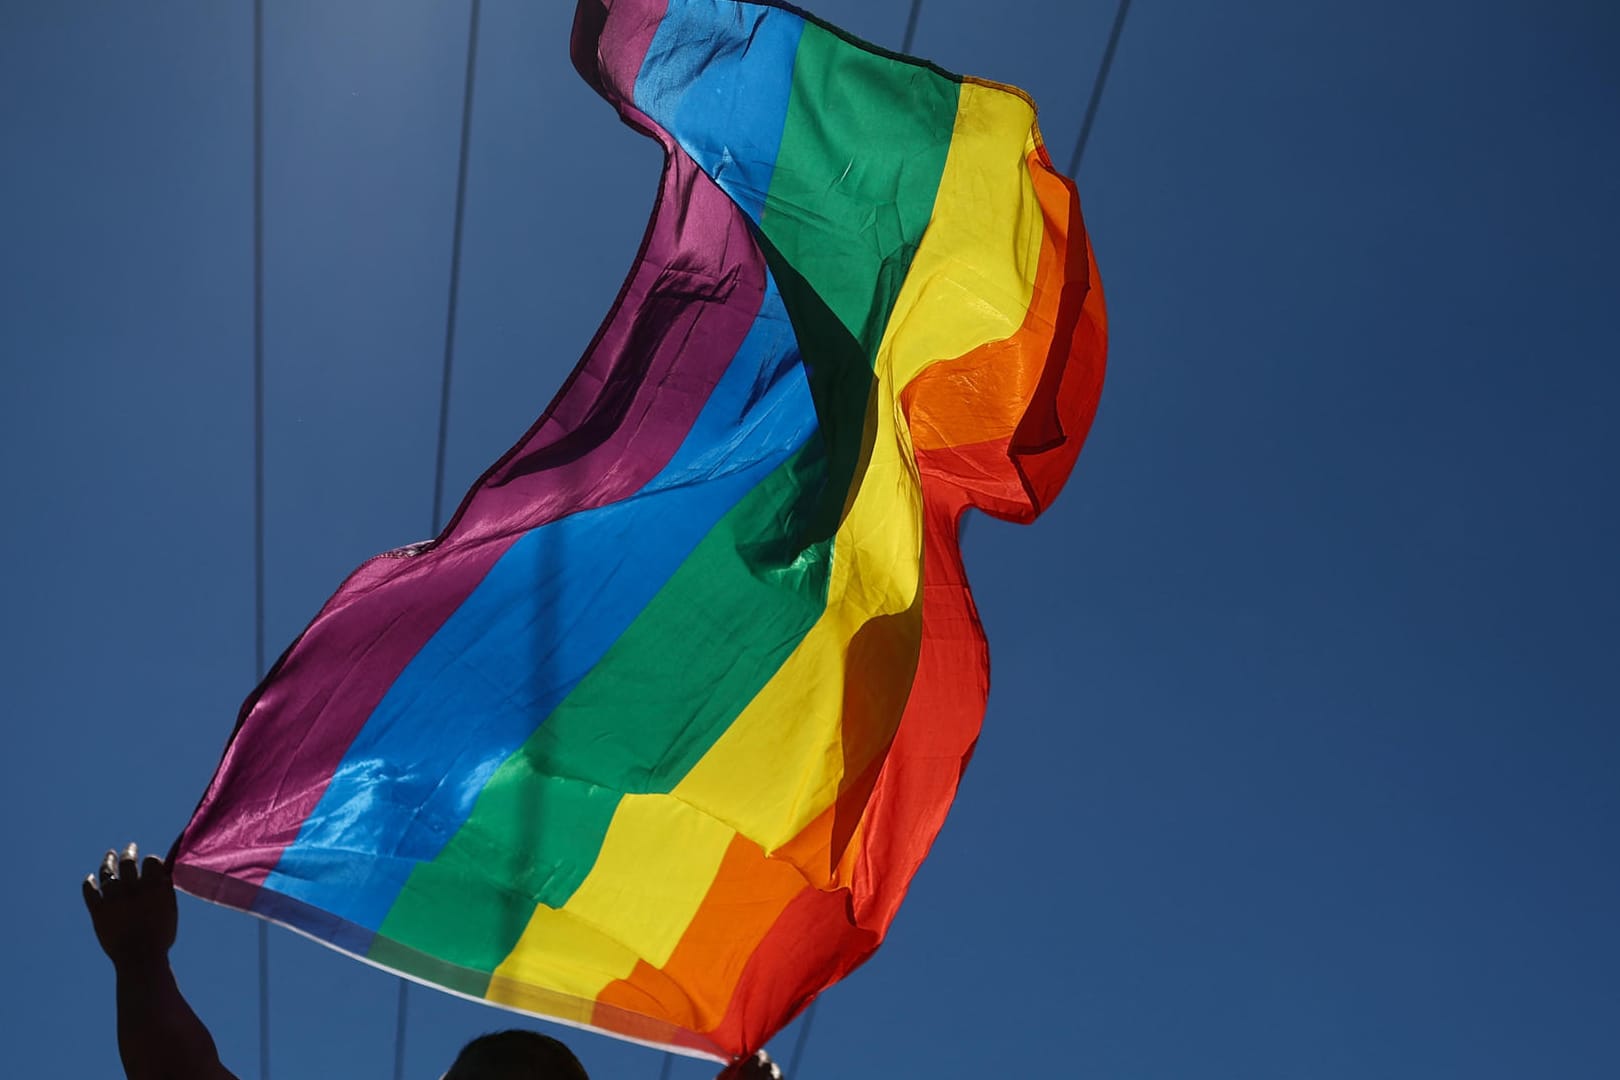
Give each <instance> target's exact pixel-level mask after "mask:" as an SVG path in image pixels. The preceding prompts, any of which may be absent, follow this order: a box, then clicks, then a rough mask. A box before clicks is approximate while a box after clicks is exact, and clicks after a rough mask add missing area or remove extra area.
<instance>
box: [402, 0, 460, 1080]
mask: <svg viewBox="0 0 1620 1080" xmlns="http://www.w3.org/2000/svg"><path fill="white" fill-rule="evenodd" d="M480 6H481V5H480V0H472V3H471V5H470V6H469V10H468V13H467V69H466V76H465V80H464V82H463V84H462V88H461V148H460V152H459V154H458V156H457V161H456V216H455V225H454V227H453V229H452V230H451V237H450V295H449V298H448V300H447V302H446V305H445V309H446V310H445V318H444V365H443V369H442V372H441V375H440V379H439V438H438V445H437V448H436V449H435V452H434V456H433V516H432V532H431V535H432V536H433V537H434V538H435V539H437V538H438V535H439V533H440V531H441V530H442V529H443V528H444V488H445V456H446V452H447V450H448V448H449V445H450V384H451V380H452V379H453V377H454V374H455V359H456V316H457V313H458V311H459V309H460V307H461V240H462V235H463V233H464V231H465V226H466V221H467V158H468V150H469V148H470V147H471V145H472V113H473V89H474V87H475V86H476V85H477V83H478V20H479V13H480V12H479V9H480ZM410 995H411V984H410V983H409V982H408V981H406V980H405V979H404V978H401V979H400V980H399V1000H398V1004H397V1006H396V1008H395V1010H394V1080H404V1078H405V1030H406V1028H405V1024H406V1020H407V1019H408V1017H409V1015H410Z"/></svg>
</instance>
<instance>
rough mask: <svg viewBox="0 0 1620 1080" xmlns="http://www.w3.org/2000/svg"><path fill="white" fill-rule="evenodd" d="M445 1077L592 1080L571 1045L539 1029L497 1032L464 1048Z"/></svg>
mask: <svg viewBox="0 0 1620 1080" xmlns="http://www.w3.org/2000/svg"><path fill="white" fill-rule="evenodd" d="M444 1080H590V1078H589V1077H588V1076H586V1075H585V1067H584V1066H583V1065H581V1064H580V1063H579V1059H578V1058H576V1057H575V1056H574V1054H573V1051H571V1050H569V1049H568V1047H566V1046H564V1045H563V1044H562V1043H560V1042H558V1041H557V1040H556V1039H553V1038H550V1037H549V1036H546V1035H542V1034H540V1033H539V1032H538V1031H516V1030H513V1031H497V1032H495V1033H494V1034H493V1035H481V1036H479V1037H478V1038H476V1039H474V1040H473V1041H472V1042H470V1043H468V1044H467V1045H466V1046H463V1047H462V1048H461V1053H459V1054H457V1055H456V1063H455V1064H454V1065H452V1066H450V1071H449V1072H447V1073H445V1074H444Z"/></svg>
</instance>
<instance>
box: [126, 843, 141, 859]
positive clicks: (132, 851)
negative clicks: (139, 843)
mask: <svg viewBox="0 0 1620 1080" xmlns="http://www.w3.org/2000/svg"><path fill="white" fill-rule="evenodd" d="M139 854H140V852H139V850H137V849H136V847H135V841H133V840H131V841H130V842H129V847H127V848H125V849H124V858H126V859H128V860H130V861H131V862H134V861H135V858H136V856H138V855H139Z"/></svg>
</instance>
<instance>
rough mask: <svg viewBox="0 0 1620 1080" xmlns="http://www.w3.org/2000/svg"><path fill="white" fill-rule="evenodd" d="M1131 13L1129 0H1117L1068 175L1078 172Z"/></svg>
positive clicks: (1075, 174) (1070, 159) (1076, 174)
mask: <svg viewBox="0 0 1620 1080" xmlns="http://www.w3.org/2000/svg"><path fill="white" fill-rule="evenodd" d="M1130 13H1131V0H1119V10H1118V11H1116V12H1114V28H1113V29H1112V30H1110V31H1109V33H1108V47H1107V48H1106V49H1104V50H1103V58H1102V64H1101V65H1100V66H1099V67H1098V68H1097V81H1096V82H1095V83H1093V84H1092V87H1091V101H1090V102H1088V103H1087V105H1086V119H1085V121H1084V123H1082V124H1081V125H1080V138H1078V139H1076V140H1075V144H1074V155H1073V156H1072V157H1070V158H1069V175H1070V176H1078V175H1079V174H1080V162H1081V160H1082V159H1084V158H1085V156H1086V144H1087V143H1088V142H1090V141H1091V127H1092V125H1093V124H1095V123H1096V122H1097V110H1098V108H1099V107H1101V105H1102V99H1103V91H1104V90H1106V89H1107V88H1108V73H1109V72H1110V71H1112V70H1113V69H1114V53H1115V51H1117V50H1118V49H1119V38H1120V35H1121V34H1123V33H1124V32H1125V17H1126V16H1127V15H1129V14H1130Z"/></svg>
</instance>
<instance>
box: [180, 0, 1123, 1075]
mask: <svg viewBox="0 0 1620 1080" xmlns="http://www.w3.org/2000/svg"><path fill="white" fill-rule="evenodd" d="M573 53H574V61H575V64H576V66H577V67H578V68H579V70H580V72H581V74H583V75H584V77H585V78H586V80H587V81H589V82H590V84H591V85H592V86H593V87H595V88H596V89H597V90H598V91H599V92H600V93H601V95H602V96H603V97H604V98H606V99H607V100H608V101H609V102H610V103H612V104H613V105H614V106H616V107H617V109H618V110H619V112H620V113H621V114H622V116H623V117H624V119H625V120H626V121H627V122H628V123H629V124H630V125H632V126H633V127H635V128H637V129H639V130H641V131H643V132H645V133H646V134H648V135H650V136H652V137H654V138H656V139H658V140H659V141H660V142H661V143H662V144H663V145H664V147H665V149H666V151H667V162H666V165H665V169H664V175H663V182H662V186H661V188H660V191H659V198H658V204H657V208H656V210H655V211H654V213H653V218H652V221H651V223H650V225H649V227H648V231H647V234H646V238H645V241H644V243H643V245H642V249H641V252H640V254H639V256H638V257H637V259H636V262H635V265H634V267H633V268H632V270H631V273H630V276H629V279H628V280H627V281H626V283H625V285H624V288H623V291H622V293H621V295H620V296H619V298H618V301H617V303H616V304H615V305H614V308H613V310H612V312H611V313H610V315H609V316H608V319H607V321H606V323H605V324H604V325H603V327H602V329H601V331H600V332H599V334H598V335H597V338H596V340H595V341H594V342H593V343H592V345H591V347H590V349H589V351H588V352H587V354H586V356H585V358H584V359H583V360H582V361H581V363H580V365H579V367H578V368H577V369H576V371H575V373H574V374H573V376H572V377H571V378H570V379H569V380H568V382H567V384H566V385H565V386H564V388H563V390H562V391H561V393H560V394H559V395H558V397H557V399H556V400H555V401H554V402H553V403H552V405H551V407H550V408H549V409H548V410H547V411H546V413H545V415H544V416H543V417H542V418H541V420H540V421H539V422H538V423H537V424H536V426H535V427H534V428H533V429H532V430H531V431H530V432H529V433H528V434H527V435H525V436H524V437H523V439H522V440H521V441H520V442H519V443H518V445H517V446H515V447H514V448H513V449H512V450H511V451H510V452H509V453H508V454H507V455H506V456H505V457H504V458H502V459H501V460H500V461H499V462H497V463H496V464H495V465H494V466H493V467H492V468H491V469H490V470H489V471H488V472H487V473H486V474H485V475H484V476H483V478H482V479H481V480H480V481H479V482H478V484H477V485H476V486H475V487H474V489H473V490H472V492H471V493H470V494H469V495H468V496H467V498H466V500H465V501H464V502H463V504H462V506H461V508H460V510H459V511H458V512H457V514H456V516H455V518H454V519H453V520H452V522H451V524H450V526H449V527H448V528H447V529H446V531H445V532H444V534H443V535H442V536H440V537H439V538H438V539H437V540H436V541H434V542H432V543H430V544H425V545H420V546H417V547H413V548H408V549H403V550H400V551H395V552H391V553H389V554H386V555H382V556H379V557H378V558H375V559H373V560H371V561H369V562H367V563H366V564H364V565H363V566H362V567H360V569H359V570H357V571H356V572H355V573H354V574H353V575H352V576H351V577H350V578H349V579H348V580H347V581H346V582H345V583H344V584H343V585H342V587H341V588H340V589H339V590H338V592H337V594H336V595H335V596H333V597H332V599H331V600H330V601H328V602H327V604H326V606H325V607H324V608H323V609H322V610H321V612H320V614H319V615H317V616H316V618H315V620H314V621H313V622H312V623H311V624H310V625H309V627H308V628H307V629H306V630H305V631H304V633H303V634H302V635H301V636H300V637H299V638H298V640H297V641H296V642H295V643H294V644H293V645H292V647H291V648H289V649H288V650H287V652H286V654H285V655H283V656H282V658H281V659H280V661H279V662H278V663H277V664H276V665H275V667H274V668H273V669H272V671H271V672H270V674H269V675H268V677H267V678H266V679H265V681H264V683H263V684H262V685H260V686H259V688H258V689H257V690H256V691H255V692H254V694H253V695H252V696H251V697H250V698H249V699H248V701H247V702H246V704H245V705H244V707H243V711H242V714H241V717H240V719H239V721H238V724H237V729H236V732H235V734H234V736H233V738H232V740H231V743H230V745H229V747H228V748H227V750H226V752H225V755H224V758H223V760H222V761H221V763H220V766H219V769H218V772H217V773H216V775H215V777H214V779H213V781H212V783H211V784H210V786H209V788H208V790H207V792H206V794H205V795H204V797H203V800H202V802H201V804H200V806H199V807H198V810H197V812H196V815H195V817H194V818H193V819H192V821H191V822H190V824H189V825H188V826H187V827H186V830H185V832H184V834H183V835H182V836H181V838H180V840H179V841H178V843H177V846H176V871H175V872H176V880H177V881H178V882H179V883H180V884H181V885H182V887H184V888H185V889H187V890H188V891H190V892H192V893H194V894H196V895H198V896H201V897H204V898H206V899H209V900H214V901H217V902H219V903H223V904H227V905H230V906H233V907H238V908H241V909H244V910H249V911H252V912H254V913H255V914H258V915H260V916H262V917H264V918H267V919H271V920H274V921H276V922H279V923H283V924H285V925H287V926H290V927H293V928H295V929H297V930H300V931H302V932H304V933H306V934H309V935H311V936H313V937H315V938H317V939H319V940H321V941H323V942H325V943H327V944H329V945H332V946H333V947H335V948H338V949H341V950H343V951H345V952H348V953H351V954H353V955H356V956H360V957H363V958H366V959H368V960H370V961H372V962H374V963H377V964H381V965H383V966H385V967H388V968H391V969H394V970H397V971H399V972H401V973H403V974H406V975H408V976H411V977H414V978H416V979H419V980H423V981H426V982H430V983H434V984H437V985H439V986H442V987H444V988H446V989H449V990H451V991H454V992H457V993H461V994H465V995H469V996H472V997H476V998H481V999H487V1000H489V1001H491V1002H496V1003H499V1004H501V1005H505V1006H509V1007H512V1008H515V1009H520V1010H524V1011H528V1012H533V1013H537V1014H541V1015H544V1016H548V1017H552V1018H555V1019H560V1020H563V1021H566V1022H570V1023H576V1024H582V1025H588V1026H591V1027H595V1028H598V1029H601V1030H605V1031H608V1032H611V1033H614V1034H617V1035H621V1036H624V1037H627V1038H632V1039H636V1040H640V1041H644V1042H649V1043H653V1044H656V1045H661V1046H666V1047H670V1048H672V1049H676V1050H680V1051H683V1052H688V1053H694V1054H700V1055H708V1056H712V1057H717V1058H722V1059H724V1058H730V1057H733V1056H736V1055H738V1054H741V1053H744V1052H746V1051H749V1050H752V1049H754V1048H756V1047H758V1046H760V1045H761V1044H763V1043H764V1042H765V1040H766V1039H767V1038H769V1037H770V1036H771V1035H772V1034H774V1033H775V1032H776V1031H778V1030H780V1028H781V1027H782V1026H783V1025H784V1024H786V1023H787V1022H788V1021H789V1020H791V1019H792V1017H793V1016H794V1015H796V1014H797V1013H798V1011H799V1010H801V1009H802V1008H803V1007H804V1006H805V1005H806V1004H808V1002H809V1001H810V1000H811V999H813V998H814V997H815V995H816V994H818V993H819V992H820V991H822V990H823V989H825V988H826V987H828V986H829V985H831V984H832V983H834V982H835V981H837V980H838V979H839V978H840V977H842V976H843V975H845V974H847V973H848V972H849V971H850V970H852V969H853V968H854V967H855V966H857V965H858V964H859V963H861V962H862V961H863V960H864V959H865V958H866V957H867V956H869V955H870V954H871V953H872V951H873V950H874V949H876V948H877V946H878V944H879V943H880V942H881V940H882V939H883V936H884V933H885V931H886V930H887V928H888V926H889V924H890V921H891V920H892V919H893V917H894V914H895V911H896V909H897V907H898V905H899V904H900V901H901V899H902V897H903V895H904V893H905V891H906V888H907V886H908V884H909V883H910V881H911V878H912V875H913V874H914V872H915V871H916V869H917V867H918V865H919V864H920V863H921V861H922V859H923V857H924V856H925V854H926V853H927V850H928V848H929V846H930V844H931V843H932V842H933V839H934V836H935V835H936V833H937V832H938V830H939V827H940V825H941V823H942V821H943V819H944V816H945V813H946V810H947V809H948V807H949V805H950V802H951V800H952V798H953V796H954V795H955V792H956V788H957V783H958V780H959V778H960V776H961V772H962V769H963V767H964V766H965V764H966V762H967V759H968V757H969V755H970V754H971V752H972V749H973V745H974V741H975V739H976V738H977V734H978V730H979V726H980V723H981V720H982V718H983V712H984V703H985V695H986V692H987V686H988V654H987V651H986V646H985V641H984V637H983V634H982V632H981V630H980V627H979V623H978V620H977V618H976V616H975V614H974V609H973V604H972V601H971V599H970V597H969V594H968V589H967V583H966V581H965V578H964V573H963V567H962V560H961V554H960V550H959V547H958V534H957V527H958V522H959V520H960V517H961V515H962V513H963V511H964V510H965V509H966V508H969V507H977V508H979V509H981V510H984V511H986V512H988V513H991V514H995V515H997V516H999V517H1003V518H1008V519H1012V520H1017V521H1028V520H1030V519H1032V518H1034V517H1035V516H1036V515H1037V514H1038V513H1040V511H1041V510H1042V509H1043V508H1044V507H1045V506H1047V505H1048V504H1049V503H1050V501H1051V500H1052V498H1053V497H1054V496H1055V495H1056V494H1057V491H1058V489H1059V488H1060V487H1061V485H1062V484H1063V482H1064V480H1065V478H1066V477H1067V475H1068V473H1069V471H1070V469H1071V467H1072V465H1073V463H1074V460H1075V456H1076V454H1077V453H1078V452H1079V450H1080V444H1081V442H1082V440H1083V438H1084V435H1085V432H1086V430H1087V427H1088V425H1089V423H1090V420H1091V417H1092V414H1093V412H1094V410H1095V407H1096V401H1097V395H1098V392H1099V389H1100V386H1101V381H1102V372H1103V353H1104V341H1103V338H1104V320H1103V309H1102V301H1101V294H1100V292H1099V291H1098V289H1097V286H1096V275H1095V268H1094V264H1093V262H1092V260H1091V253H1090V248H1089V245H1088V244H1087V241H1086V236H1085V232H1084V228H1083V226H1082V224H1081V219H1080V211H1079V204H1078V201H1077V199H1076V196H1075V190H1074V186H1073V184H1072V183H1070V182H1069V181H1068V180H1066V179H1064V178H1063V177H1061V176H1059V175H1058V174H1057V173H1056V172H1055V171H1054V170H1053V168H1052V164H1051V161H1050V159H1049V158H1048V156H1047V153H1046V150H1045V148H1044V146H1043V145H1042V142H1041V138H1040V135H1039V132H1038V129H1037V127H1036V124H1035V111H1034V108H1033V106H1032V104H1031V103H1030V101H1029V100H1028V99H1027V98H1026V97H1025V96H1024V95H1023V94H1021V93H1020V92H1018V91H1016V90H1013V89H1011V88H1008V87H1004V86H998V85H995V84H991V83H986V82H981V81H977V80H973V79H964V78H960V77H957V76H954V75H950V74H947V73H945V72H943V71H940V70H939V69H937V68H935V67H933V66H931V65H929V64H926V63H922V62H919V61H916V60H912V59H908V58H905V57H900V56H896V55H893V54H890V53H887V52H884V51H883V50H880V49H876V48H874V47H872V46H869V45H865V44H862V43H860V42H858V41H855V40H853V39H851V38H849V37H847V36H845V35H843V34H841V33H840V32H839V31H837V30H834V29H832V28H831V27H828V26H825V25H822V24H820V23H818V22H816V21H815V20H813V19H811V18H810V17H808V16H806V15H803V14H802V13H799V12H797V11H796V10H794V9H791V8H789V7H787V6H785V5H778V4H770V3H737V2H733V0H581V3H580V5H579V8H578V11H577V14H576V22H575V29H574V43H573Z"/></svg>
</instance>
